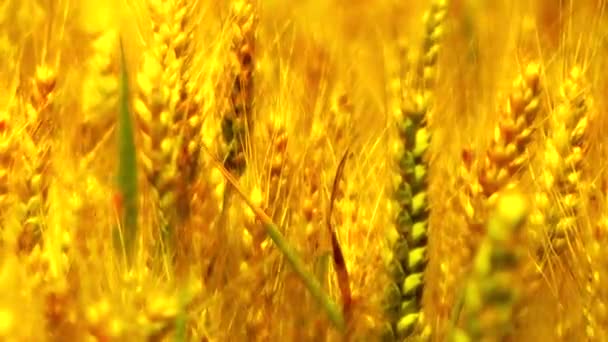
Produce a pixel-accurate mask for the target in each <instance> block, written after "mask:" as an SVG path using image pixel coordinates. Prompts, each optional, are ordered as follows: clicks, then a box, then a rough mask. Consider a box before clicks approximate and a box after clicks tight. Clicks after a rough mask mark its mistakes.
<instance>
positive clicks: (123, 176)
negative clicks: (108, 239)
mask: <svg viewBox="0 0 608 342" xmlns="http://www.w3.org/2000/svg"><path fill="white" fill-rule="evenodd" d="M120 57H121V67H120V101H119V111H118V188H119V191H120V196H121V198H122V203H123V206H122V213H121V215H122V217H121V219H122V236H123V244H122V247H123V248H124V249H123V250H122V251H123V253H124V255H126V257H127V261H128V262H129V263H130V262H131V259H132V257H133V255H134V249H135V240H136V236H137V164H136V151H135V138H134V133H133V121H132V118H131V112H130V110H129V79H128V75H127V67H126V62H125V54H124V48H123V45H122V40H121V41H120Z"/></svg>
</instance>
